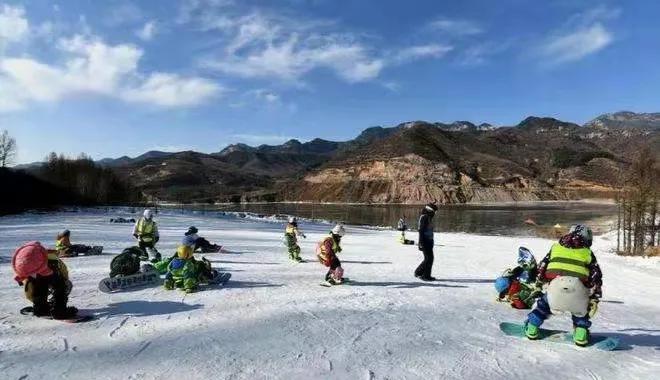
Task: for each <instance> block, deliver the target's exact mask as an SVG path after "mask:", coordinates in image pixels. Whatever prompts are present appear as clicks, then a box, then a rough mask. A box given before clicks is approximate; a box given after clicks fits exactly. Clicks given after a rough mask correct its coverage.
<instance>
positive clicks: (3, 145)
mask: <svg viewBox="0 0 660 380" xmlns="http://www.w3.org/2000/svg"><path fill="white" fill-rule="evenodd" d="M15 156H16V139H14V138H13V137H11V136H9V132H8V131H7V130H4V131H2V133H1V134H0V168H4V167H5V166H7V165H9V164H11V163H12V162H14V157H15Z"/></svg>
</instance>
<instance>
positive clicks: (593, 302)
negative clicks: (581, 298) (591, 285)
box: [589, 298, 599, 318]
mask: <svg viewBox="0 0 660 380" xmlns="http://www.w3.org/2000/svg"><path fill="white" fill-rule="evenodd" d="M598 301H599V300H598V298H592V299H590V300H589V318H593V317H594V316H595V315H596V313H597V312H598Z"/></svg>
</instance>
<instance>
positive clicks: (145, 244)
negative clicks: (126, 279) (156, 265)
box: [138, 240, 161, 261]
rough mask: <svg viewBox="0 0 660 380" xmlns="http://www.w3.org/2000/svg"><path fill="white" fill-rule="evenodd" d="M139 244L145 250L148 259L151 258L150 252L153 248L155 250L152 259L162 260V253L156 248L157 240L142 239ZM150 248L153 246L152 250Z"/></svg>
mask: <svg viewBox="0 0 660 380" xmlns="http://www.w3.org/2000/svg"><path fill="white" fill-rule="evenodd" d="M138 246H139V247H140V248H141V249H142V251H144V253H145V255H146V258H147V259H149V252H150V251H151V250H153V251H155V252H154V257H151V259H152V260H156V261H160V258H161V256H160V253H159V252H158V250H157V249H156V242H155V241H142V240H140V241H139V242H138ZM148 248H151V250H150V249H148Z"/></svg>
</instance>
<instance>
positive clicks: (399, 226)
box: [396, 217, 408, 244]
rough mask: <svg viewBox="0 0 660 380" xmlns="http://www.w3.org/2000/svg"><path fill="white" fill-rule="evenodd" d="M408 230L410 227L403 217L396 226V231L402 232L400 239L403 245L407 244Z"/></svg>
mask: <svg viewBox="0 0 660 380" xmlns="http://www.w3.org/2000/svg"><path fill="white" fill-rule="evenodd" d="M407 229H408V225H407V224H406V220H405V219H403V217H401V218H400V219H399V223H397V225H396V230H397V231H400V232H401V236H400V237H399V242H401V244H406V230H407Z"/></svg>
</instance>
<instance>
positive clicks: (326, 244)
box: [316, 224, 346, 285]
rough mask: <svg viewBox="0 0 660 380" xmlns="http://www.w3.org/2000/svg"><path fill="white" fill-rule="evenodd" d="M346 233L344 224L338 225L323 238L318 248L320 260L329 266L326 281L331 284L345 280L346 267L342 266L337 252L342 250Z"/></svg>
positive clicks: (317, 253) (317, 252)
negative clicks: (341, 245) (342, 242)
mask: <svg viewBox="0 0 660 380" xmlns="http://www.w3.org/2000/svg"><path fill="white" fill-rule="evenodd" d="M345 233H346V231H345V230H344V226H342V225H341V224H338V225H336V226H335V227H334V228H333V229H332V231H330V236H328V237H326V238H325V239H323V240H321V241H320V242H319V244H318V246H317V248H316V255H317V257H318V259H319V262H321V264H323V265H325V266H326V267H328V268H329V269H328V273H326V274H325V281H326V282H327V283H329V284H330V285H338V284H341V283H342V282H343V281H344V278H343V277H344V269H342V267H341V262H340V261H339V258H338V257H337V254H338V253H339V252H341V247H340V246H339V243H340V241H341V238H342V236H344V234H345Z"/></svg>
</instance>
